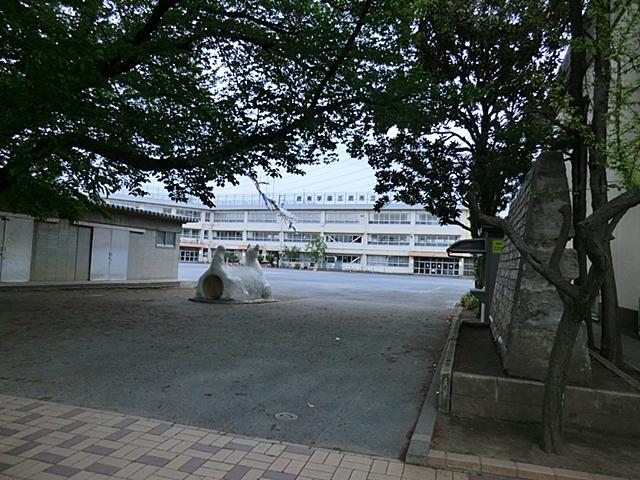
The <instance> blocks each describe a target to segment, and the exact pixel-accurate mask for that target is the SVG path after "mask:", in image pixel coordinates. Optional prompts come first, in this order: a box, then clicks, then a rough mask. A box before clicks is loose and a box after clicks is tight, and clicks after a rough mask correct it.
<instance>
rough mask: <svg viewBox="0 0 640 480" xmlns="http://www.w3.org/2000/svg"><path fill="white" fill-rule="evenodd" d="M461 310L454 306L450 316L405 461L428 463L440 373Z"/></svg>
mask: <svg viewBox="0 0 640 480" xmlns="http://www.w3.org/2000/svg"><path fill="white" fill-rule="evenodd" d="M461 312H462V308H461V307H455V310H454V312H453V315H452V317H451V326H450V328H449V333H448V335H447V339H446V340H445V343H444V347H443V348H442V353H441V354H440V360H439V361H438V366H437V367H436V370H435V372H434V373H433V378H432V379H431V385H430V386H429V391H428V392H427V395H426V397H425V399H424V403H423V404H422V408H421V409H420V415H419V416H418V421H417V422H416V426H415V428H414V430H413V434H412V435H411V440H410V441H409V448H407V454H406V455H405V459H404V461H405V462H406V463H409V464H413V465H422V466H426V465H428V454H429V448H430V446H431V435H432V433H433V426H434V425H435V422H436V417H437V415H438V395H442V393H441V392H439V390H440V373H441V371H442V367H443V364H444V363H445V360H446V358H447V356H448V352H449V350H450V349H449V345H450V344H451V342H452V341H453V342H455V338H456V337H457V331H458V323H460V313H461Z"/></svg>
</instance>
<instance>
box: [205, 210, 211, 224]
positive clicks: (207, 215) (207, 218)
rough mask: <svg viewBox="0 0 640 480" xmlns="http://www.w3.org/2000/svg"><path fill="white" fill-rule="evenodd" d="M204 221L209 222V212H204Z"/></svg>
mask: <svg viewBox="0 0 640 480" xmlns="http://www.w3.org/2000/svg"><path fill="white" fill-rule="evenodd" d="M204 221H205V222H210V221H211V212H204Z"/></svg>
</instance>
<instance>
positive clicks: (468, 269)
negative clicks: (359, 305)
mask: <svg viewBox="0 0 640 480" xmlns="http://www.w3.org/2000/svg"><path fill="white" fill-rule="evenodd" d="M203 253H205V255H204V257H205V259H206V252H203ZM198 260H199V259H198V249H194V248H181V249H180V261H181V262H197V261H198ZM311 260H312V259H311V257H310V256H309V255H308V254H307V253H306V252H299V257H298V258H296V259H295V261H298V262H309V261H311ZM325 263H326V264H327V265H328V266H331V265H333V266H335V265H338V264H350V265H361V264H362V256H361V255H339V254H338V255H327V257H326V258H325ZM474 264H475V260H474V259H472V258H465V259H464V261H463V263H462V265H460V262H459V260H457V259H454V258H436V257H416V258H414V259H413V273H417V274H421V275H446V276H458V275H459V274H460V267H461V266H462V268H463V274H464V275H465V276H473V274H474ZM367 265H368V266H370V267H404V268H408V267H409V257H408V256H403V255H368V256H367Z"/></svg>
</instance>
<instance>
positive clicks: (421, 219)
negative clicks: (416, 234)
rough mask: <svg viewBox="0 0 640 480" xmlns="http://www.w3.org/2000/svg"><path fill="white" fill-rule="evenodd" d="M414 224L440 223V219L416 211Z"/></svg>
mask: <svg viewBox="0 0 640 480" xmlns="http://www.w3.org/2000/svg"><path fill="white" fill-rule="evenodd" d="M416 225H440V219H439V218H438V217H436V216H435V215H430V214H428V213H418V214H417V215H416Z"/></svg>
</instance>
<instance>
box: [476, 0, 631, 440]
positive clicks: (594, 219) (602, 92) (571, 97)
mask: <svg viewBox="0 0 640 480" xmlns="http://www.w3.org/2000/svg"><path fill="white" fill-rule="evenodd" d="M569 3H570V17H569V18H570V23H571V35H572V45H571V51H570V53H569V54H570V55H571V57H570V67H569V69H570V70H569V75H568V79H569V80H568V83H567V92H566V93H567V96H566V101H565V102H563V103H564V104H565V105H566V106H567V109H566V110H565V111H564V112H563V115H562V116H561V118H560V120H561V121H560V122H559V125H560V126H561V127H563V129H564V131H565V134H566V137H565V138H566V140H567V144H568V145H569V147H570V155H569V160H570V161H571V163H572V166H573V169H574V171H573V178H572V180H573V186H574V189H575V188H576V187H579V186H580V185H586V184H587V183H589V185H590V186H591V197H592V207H593V213H591V214H587V213H586V208H585V207H584V205H583V204H582V203H581V202H583V201H586V188H585V190H583V191H582V192H574V199H573V200H574V201H573V206H574V208H573V211H572V209H566V210H564V211H562V213H563V216H564V223H563V226H562V229H561V233H560V238H559V240H558V242H557V244H556V245H555V248H554V251H553V253H552V254H551V256H550V257H548V258H547V257H545V255H543V254H541V253H540V252H536V251H534V250H533V249H532V248H531V247H530V245H527V244H526V242H524V241H523V239H522V238H521V237H520V236H519V235H518V233H517V232H516V231H515V230H514V229H513V227H512V226H511V225H510V224H509V222H507V221H505V220H504V219H500V218H497V217H494V216H489V215H485V214H483V213H482V212H480V207H479V205H478V204H477V203H474V202H472V205H474V206H473V208H474V209H475V210H476V211H477V212H478V216H479V219H480V221H481V222H483V223H486V224H488V225H494V226H499V227H501V228H502V229H503V230H504V231H505V233H506V235H507V236H508V237H509V239H510V240H511V241H512V242H513V244H514V245H515V246H516V248H517V249H518V250H519V251H520V253H521V254H522V257H523V258H524V259H525V261H527V262H528V263H529V264H530V265H531V266H532V267H533V268H534V269H535V270H536V271H537V272H538V273H540V274H541V275H542V276H543V277H544V278H545V279H546V280H548V281H549V282H550V283H551V284H552V285H553V286H554V287H555V288H556V291H557V292H558V295H559V296H560V298H561V300H562V303H563V306H564V309H563V313H562V317H561V319H560V323H559V325H558V329H557V332H556V336H555V341H554V345H553V348H552V352H551V357H550V360H549V372H548V374H547V379H546V381H545V395H544V405H543V437H542V441H543V447H544V449H545V450H546V451H550V452H558V451H559V450H560V449H561V446H562V437H561V434H562V410H563V397H564V392H565V388H566V379H567V372H568V367H569V362H570V359H571V354H572V350H573V347H574V345H575V342H576V337H577V334H578V331H579V329H580V326H581V324H582V322H583V321H584V319H585V318H587V317H588V315H589V313H590V309H591V305H592V303H593V301H594V299H595V297H596V295H597V294H598V292H599V291H600V290H601V289H602V288H603V285H605V283H606V282H607V281H610V279H611V278H612V274H613V271H612V268H611V262H612V260H611V248H610V241H611V238H612V234H613V232H614V230H615V228H616V226H617V224H618V223H619V221H620V220H621V219H622V218H623V217H624V215H625V214H626V212H627V211H628V210H629V209H631V208H633V207H635V206H637V205H640V150H638V148H637V145H638V144H639V141H640V128H639V127H638V115H637V114H638V111H637V95H638V93H639V92H640V80H639V78H638V75H637V74H638V72H637V59H638V56H637V39H638V36H637V33H638V13H639V12H638V9H637V7H634V6H632V5H622V6H620V7H619V9H618V10H616V11H614V10H612V8H611V3H610V2H609V0H592V1H591V2H590V4H589V5H588V8H587V9H586V11H585V9H584V6H583V5H582V3H581V2H580V1H579V0H571V1H570V2H569ZM614 14H615V15H614ZM614 18H617V19H618V20H616V21H615V22H612V19H614ZM621 18H622V19H623V20H622V22H621V25H617V23H618V21H619V20H620V19H621ZM585 24H588V25H590V28H591V29H592V33H591V34H590V36H591V37H592V38H593V43H591V42H587V34H586V28H585ZM613 27H615V28H617V32H615V33H614V32H613V31H612V28H613ZM629 32H631V35H629V36H627V35H628V34H629ZM629 51H632V52H633V54H632V55H634V58H635V60H636V61H631V62H629V64H627V63H626V62H627V60H628V55H629V53H628V52H629ZM587 54H589V55H592V58H593V84H592V85H589V84H588V78H589V75H588V68H587V60H588V55H587ZM583 56H584V58H583ZM611 61H613V62H614V71H615V72H616V75H618V76H621V75H622V72H624V81H622V78H620V77H619V81H618V82H611V78H612V76H611V64H610V62H611ZM610 95H611V96H612V97H613V98H614V99H615V100H614V108H613V109H612V110H611V111H610V109H609V96H610ZM634 97H635V98H634ZM590 99H591V100H590ZM588 101H591V102H592V107H591V108H592V112H593V113H592V118H591V119H589V118H588V116H587V115H586V113H585V106H584V104H585V103H586V102H588ZM609 125H612V126H613V127H614V128H613V129H614V131H616V132H623V131H624V134H623V135H617V134H614V135H613V136H609V135H608V134H607V129H608V127H609ZM610 144H611V145H610ZM561 158H562V157H561V156H560V160H559V161H562V160H561ZM607 167H613V168H615V170H616V171H617V172H619V176H620V177H621V179H620V181H619V182H617V184H616V185H615V186H616V188H617V189H618V190H619V193H618V194H617V195H614V196H613V197H612V198H610V197H609V190H610V186H611V185H610V184H609V183H608V182H607V177H606V174H607V172H606V168H607ZM576 170H577V171H576ZM589 174H590V175H589ZM576 209H578V210H579V212H578V214H576V211H575V210H576ZM572 231H573V232H574V234H573V238H572V239H573V243H574V246H575V245H579V246H580V247H581V248H582V250H583V252H584V255H585V257H586V259H588V261H589V264H590V265H589V267H588V268H586V264H587V262H586V261H585V262H584V264H585V267H584V268H585V272H584V276H583V278H582V279H578V281H577V282H576V283H571V282H570V281H569V280H567V279H565V278H564V277H563V276H562V274H561V272H560V256H561V255H562V252H563V251H564V248H565V245H566V244H567V242H568V240H569V239H570V238H571V232H572ZM613 294H615V292H613ZM613 321H614V322H615V312H614V319H613ZM603 346H604V341H603Z"/></svg>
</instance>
